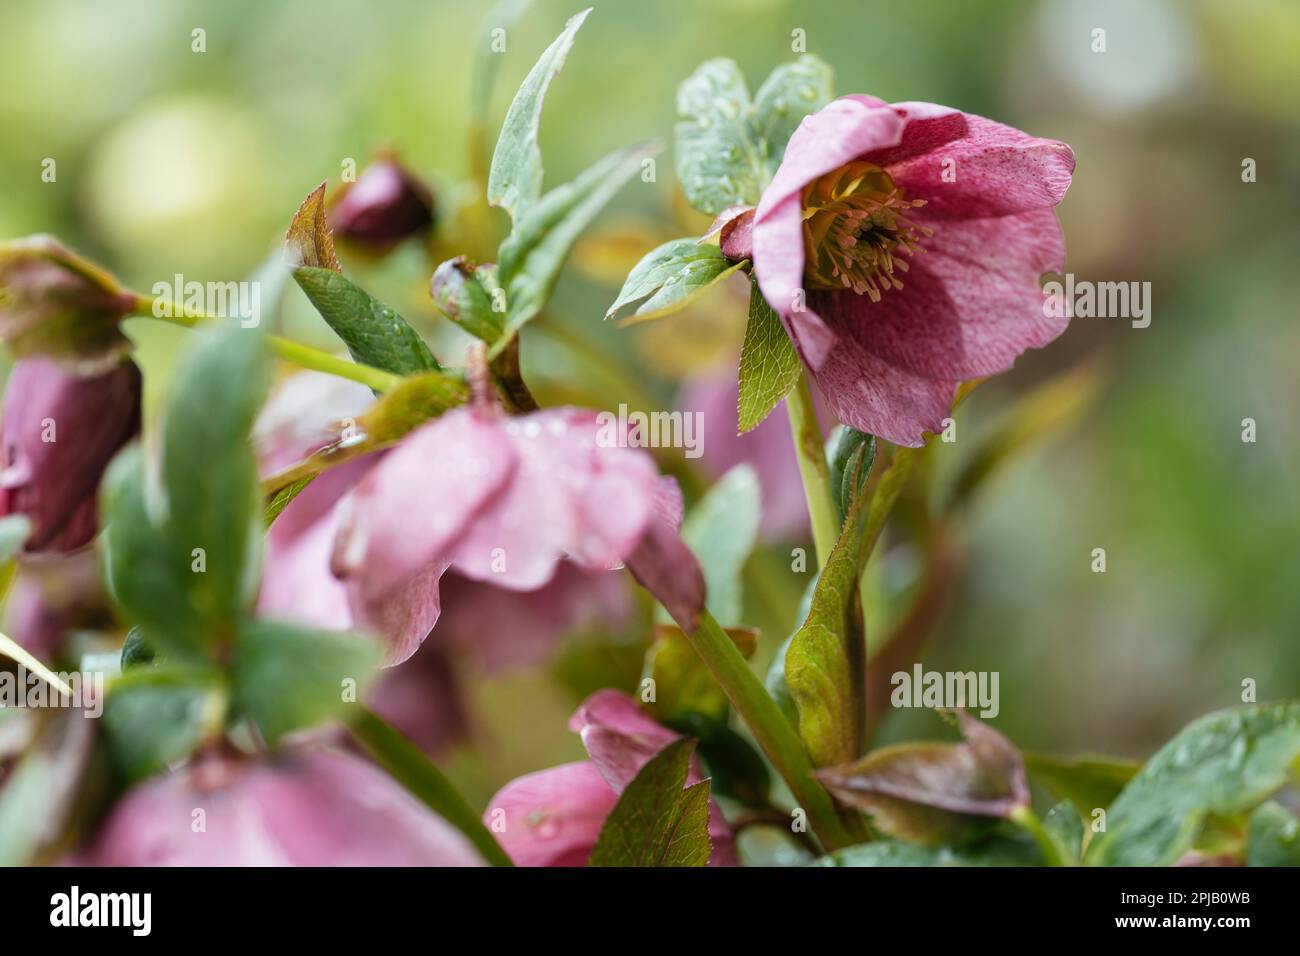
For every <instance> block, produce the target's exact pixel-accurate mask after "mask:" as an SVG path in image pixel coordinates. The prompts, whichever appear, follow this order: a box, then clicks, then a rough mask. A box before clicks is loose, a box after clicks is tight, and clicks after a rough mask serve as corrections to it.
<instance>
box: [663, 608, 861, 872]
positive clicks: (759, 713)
mask: <svg viewBox="0 0 1300 956" xmlns="http://www.w3.org/2000/svg"><path fill="white" fill-rule="evenodd" d="M686 637H687V639H688V640H689V641H690V642H691V646H692V647H694V648H695V652H696V653H697V654H699V655H700V658H701V659H702V660H703V661H704V663H705V664H706V665H707V666H708V668H709V670H710V671H711V672H712V673H713V677H714V679H715V680H716V681H717V682H718V685H719V686H720V687H721V688H722V690H723V692H724V693H726V695H727V698H728V699H729V700H730V701H731V703H732V706H734V707H735V708H736V711H737V712H738V713H739V714H740V716H741V717H742V718H743V719H744V721H745V723H746V724H747V725H748V726H749V729H750V731H751V732H752V733H753V734H754V739H755V740H757V741H758V745H759V746H760V747H762V748H763V752H764V753H765V754H767V758H768V759H769V760H770V761H772V766H774V767H775V768H776V770H777V772H778V773H779V774H781V776H782V777H783V778H784V779H785V782H786V783H787V784H788V785H789V787H790V792H791V793H792V794H793V795H794V798H795V801H796V802H797V803H798V806H799V807H801V808H802V809H803V810H804V811H805V812H806V813H807V815H808V822H809V823H810V824H811V825H812V828H813V832H815V833H816V834H817V837H818V838H819V839H820V840H821V842H822V845H823V846H824V847H825V848H826V849H827V850H837V849H840V848H841V847H845V846H850V845H852V844H853V843H855V842H857V841H855V840H854V839H853V836H852V835H851V834H850V833H849V831H848V829H847V828H846V827H845V825H844V821H842V820H841V819H840V817H839V814H838V813H837V812H836V810H835V804H834V802H833V801H832V800H831V797H830V794H828V793H827V792H826V790H825V788H823V787H822V785H821V784H820V783H818V782H817V778H816V777H815V776H814V775H813V765H812V762H811V761H810V760H809V759H808V754H807V753H806V752H805V751H804V749H803V744H802V743H800V741H799V735H798V734H797V733H795V729H794V728H793V727H792V726H790V722H789V721H788V720H787V719H786V717H785V715H784V714H782V713H781V710H780V708H779V707H777V705H776V701H774V700H773V699H772V698H771V696H770V695H769V694H768V692H767V690H766V689H765V688H764V687H763V685H762V684H761V683H760V682H759V680H758V677H757V676H755V674H754V672H753V671H752V670H750V669H749V665H748V664H747V663H745V658H744V657H742V656H741V654H740V651H739V650H738V649H737V648H736V645H735V643H734V642H733V641H732V640H731V638H730V637H728V636H727V633H726V631H724V630H723V629H722V626H721V625H719V624H718V622H717V620H715V619H714V617H713V615H712V614H710V613H709V612H708V611H707V610H705V611H703V612H702V613H701V614H700V623H699V627H698V628H696V630H695V631H694V632H686Z"/></svg>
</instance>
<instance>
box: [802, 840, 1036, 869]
mask: <svg viewBox="0 0 1300 956" xmlns="http://www.w3.org/2000/svg"><path fill="white" fill-rule="evenodd" d="M812 865H813V866H1042V865H1043V859H1042V854H1041V853H1040V851H1039V849H1038V847H1037V846H1035V845H1034V844H1033V843H1032V842H1030V841H1028V840H1024V839H1013V838H1009V837H992V838H990V839H988V840H985V841H983V842H981V843H978V844H976V845H974V846H969V847H964V848H960V849H958V848H954V847H949V846H918V845H917V844H915V843H899V842H896V841H894V840H878V841H876V842H875V843H864V844H862V845H860V846H851V847H848V848H847V849H844V850H837V851H836V852H834V853H831V854H829V855H827V856H824V857H822V858H821V859H819V860H817V861H816V862H815V863H813V864H812Z"/></svg>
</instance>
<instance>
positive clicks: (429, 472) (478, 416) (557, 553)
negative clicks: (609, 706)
mask: <svg viewBox="0 0 1300 956" xmlns="http://www.w3.org/2000/svg"><path fill="white" fill-rule="evenodd" d="M599 433H600V428H599V423H598V419H597V416H596V414H595V413H594V412H588V411H584V410H581V409H572V408H561V409H548V410H546V411H540V412H535V413H533V414H530V415H525V416H521V417H518V418H497V417H494V416H492V415H490V414H485V413H483V412H481V411H479V410H476V409H469V408H461V409H456V410H453V411H451V412H448V413H447V414H445V415H443V416H442V417H441V418H439V419H437V420H436V421H433V422H431V423H429V424H428V425H425V426H423V427H421V428H419V429H417V430H416V431H415V432H413V433H411V434H410V435H408V436H407V437H406V438H405V439H404V440H403V441H402V443H401V444H400V445H399V446H398V447H396V448H394V449H393V450H391V451H389V452H388V453H387V454H385V455H384V457H383V458H382V459H381V460H380V461H379V462H378V464H376V465H375V466H374V467H373V468H372V469H371V470H370V471H369V472H368V473H367V474H366V476H365V477H364V478H363V479H362V480H361V481H360V483H359V484H358V485H357V486H356V488H355V489H354V490H353V491H352V492H351V494H349V495H348V496H347V497H346V498H344V499H343V501H341V502H340V503H339V506H338V509H337V511H336V512H335V514H334V517H335V519H336V520H337V521H338V522H339V529H338V534H337V536H336V537H335V541H334V551H333V562H332V566H333V570H334V573H335V575H336V576H338V577H339V578H340V579H342V580H343V581H345V582H346V584H347V587H348V600H349V606H350V608H351V611H352V614H353V616H354V617H355V618H356V619H357V620H358V621H359V622H360V623H361V624H362V626H363V627H369V628H371V629H372V630H375V631H377V632H378V633H381V634H383V635H385V636H386V637H388V638H389V640H390V641H391V642H392V650H391V661H392V662H393V663H397V662H400V661H403V660H405V659H406V658H407V657H409V656H410V655H411V654H412V653H413V652H414V650H415V648H416V647H418V646H419V643H420V641H422V640H423V639H424V636H425V635H426V634H427V633H428V632H429V629H430V628H432V627H433V625H434V623H435V622H436V621H437V619H438V615H439V612H440V610H441V602H440V598H439V591H438V580H439V579H440V578H441V577H442V575H443V573H444V572H445V571H447V570H448V569H450V568H454V569H455V571H456V572H457V573H458V574H459V575H460V576H461V577H463V578H467V579H469V580H473V581H479V582H483V583H486V584H491V585H492V586H494V587H496V588H501V589H506V590H511V591H535V590H537V589H538V588H541V587H542V586H544V585H546V584H548V583H549V582H550V581H551V580H552V578H553V577H554V575H555V573H556V569H557V567H558V566H559V563H560V561H561V559H567V560H568V561H570V562H572V563H573V564H575V565H577V566H578V567H579V568H581V569H583V570H585V571H588V572H593V573H594V572H600V571H605V570H609V569H611V568H615V567H618V566H619V565H620V563H622V562H624V561H627V562H628V564H629V567H631V568H632V570H633V571H634V572H635V573H636V574H637V575H638V576H639V577H640V578H641V580H642V581H643V583H646V585H647V587H649V588H650V590H651V591H652V592H653V593H655V594H656V595H657V596H659V597H660V599H661V600H663V601H664V602H665V604H669V605H670V606H672V605H676V606H677V608H678V610H679V611H681V612H682V613H688V614H690V613H697V612H698V610H699V609H700V608H701V607H702V606H703V576H702V575H701V574H700V570H699V566H698V564H696V563H695V561H694V558H693V557H691V556H690V552H689V551H687V550H686V548H685V545H683V544H681V543H680V539H678V538H677V536H676V532H675V530H673V529H674V528H675V525H673V526H669V524H668V521H667V519H666V518H663V517H660V512H661V510H662V502H661V500H660V499H661V498H662V496H663V489H662V485H661V479H660V478H659V475H658V473H657V472H656V470H655V467H654V463H653V461H652V460H651V458H650V456H649V455H647V454H646V453H645V452H643V451H641V450H639V449H634V448H625V447H618V446H616V445H603V444H601V443H600V442H599V441H598V435H599ZM678 547H680V549H681V551H678V550H676V548H678ZM681 552H685V558H683V556H682V553H681Z"/></svg>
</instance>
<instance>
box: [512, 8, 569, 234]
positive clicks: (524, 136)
mask: <svg viewBox="0 0 1300 956" xmlns="http://www.w3.org/2000/svg"><path fill="white" fill-rule="evenodd" d="M589 13H591V8H590V7H588V8H587V9H586V10H583V11H582V12H581V13H578V14H575V15H574V16H572V17H570V18H569V22H568V23H566V24H565V25H564V31H563V32H562V33H561V34H560V35H559V36H558V37H556V39H555V41H554V42H553V43H552V44H551V45H550V46H548V47H547V48H546V50H545V52H543V53H542V55H541V58H540V59H538V61H537V63H536V64H535V65H534V66H533V68H532V69H531V70H529V71H528V75H527V76H526V77H524V82H523V84H522V85H521V86H520V87H519V91H518V92H517V93H515V98H514V101H513V102H512V103H511V104H510V109H509V110H507V111H506V118H505V122H504V123H503V124H502V126H501V135H500V136H499V137H498V138H497V147H496V151H495V152H494V153H493V154H492V168H491V171H490V172H489V173H488V188H487V194H488V201H489V202H490V203H491V204H492V205H494V206H500V207H501V208H503V209H505V210H506V212H508V213H510V218H511V219H513V220H514V221H515V223H516V224H518V223H519V221H520V219H522V218H523V217H524V216H525V215H526V214H527V212H528V208H529V207H530V206H531V205H532V204H533V203H534V202H535V201H536V200H537V197H538V196H540V195H541V192H542V150H541V147H540V146H539V145H538V143H537V131H538V128H539V126H540V124H541V119H542V102H543V100H545V99H546V91H547V88H548V87H550V85H551V80H552V78H554V77H555V75H556V74H557V73H559V72H560V68H561V67H562V66H563V65H564V60H565V58H566V57H567V56H568V55H569V50H570V49H571V48H572V47H573V39H574V37H575V36H576V35H577V32H578V29H579V28H580V27H581V26H582V23H583V21H584V20H586V19H587V14H589Z"/></svg>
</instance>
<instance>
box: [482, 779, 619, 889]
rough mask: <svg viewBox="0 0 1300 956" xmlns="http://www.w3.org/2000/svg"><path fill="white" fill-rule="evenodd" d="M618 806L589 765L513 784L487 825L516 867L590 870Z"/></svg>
mask: <svg viewBox="0 0 1300 956" xmlns="http://www.w3.org/2000/svg"><path fill="white" fill-rule="evenodd" d="M617 802H618V795H617V794H616V793H614V791H613V790H611V789H610V788H609V784H607V783H606V782H605V781H604V779H603V778H602V777H601V775H600V773H599V772H598V771H597V770H596V767H595V766H594V765H593V764H591V763H589V762H588V761H585V760H584V761H580V762H578V763H569V764H563V765H562V766H559V767H552V768H550V769H549V770H541V771H538V772H537V773H530V774H526V775H525V776H522V777H518V778H517V779H515V780H512V781H510V783H508V784H506V785H505V786H504V787H502V788H501V789H500V790H499V791H498V792H497V793H496V795H495V796H493V797H492V799H491V800H489V801H488V805H487V811H486V812H485V813H484V814H483V822H484V823H485V824H486V825H487V826H488V827H489V828H490V829H492V830H493V832H494V835H495V836H496V838H497V840H498V841H499V842H500V844H501V847H502V849H504V850H505V851H506V854H507V855H508V856H509V857H510V859H511V860H513V861H514V862H515V865H516V866H585V865H586V863H587V859H588V858H589V857H590V856H591V851H592V849H593V848H594V847H595V846H596V838H597V837H598V836H599V835H600V828H601V827H602V826H603V825H604V823H605V818H606V817H607V816H609V814H610V811H611V810H613V809H614V804H616V803H617ZM498 811H500V812H498Z"/></svg>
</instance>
